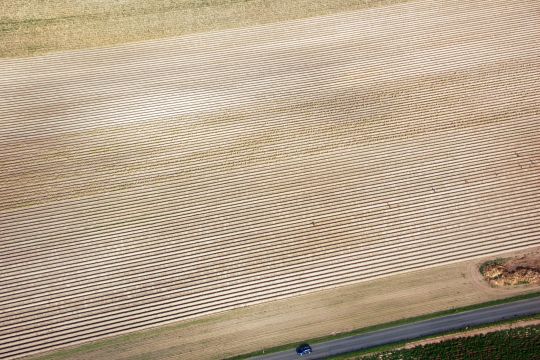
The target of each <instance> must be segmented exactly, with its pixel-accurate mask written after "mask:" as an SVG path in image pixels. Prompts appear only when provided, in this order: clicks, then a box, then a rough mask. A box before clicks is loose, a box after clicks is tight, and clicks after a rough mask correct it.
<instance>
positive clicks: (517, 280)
mask: <svg viewBox="0 0 540 360" xmlns="http://www.w3.org/2000/svg"><path fill="white" fill-rule="evenodd" d="M482 275H483V276H484V279H485V280H486V281H487V282H488V283H489V284H490V285H491V286H495V287H503V286H517V285H540V253H539V252H534V253H530V254H526V255H521V256H519V257H514V258H510V259H504V260H501V261H495V262H493V263H491V264H488V265H485V268H484V269H483V274H482Z"/></svg>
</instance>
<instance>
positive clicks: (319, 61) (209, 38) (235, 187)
mask: <svg viewBox="0 0 540 360" xmlns="http://www.w3.org/2000/svg"><path fill="white" fill-rule="evenodd" d="M539 12H540V4H539V3H538V2H535V1H517V2H512V3H509V2H507V1H460V2H448V3H444V4H441V3H439V2H436V1H417V2H411V3H405V4H400V5H392V6H387V7H383V8H376V9H369V10H363V11H356V12H347V13H342V14H337V15H330V16H324V17H317V18H311V19H305V20H297V21H290V22H284V23H279V24H273V25H264V26H256V27H252V28H243V29H235V30H227V31H220V32H212V33H205V34H195V35H189V36H184V37H179V38H171V39H166V40H160V41H151V42H141V43H134V44H129V45H122V46H117V47H113V48H105V49H92V50H82V51H73V52H65V53H56V54H51V55H47V56H42V57H34V58H29V59H2V60H0V169H1V172H0V184H1V185H2V186H1V187H0V229H1V232H0V237H1V241H0V264H1V265H0V266H1V278H0V288H1V293H0V309H1V311H0V324H1V325H0V357H7V358H10V357H18V356H20V355H25V354H29V353H35V352H40V351H43V350H47V349H51V348H56V347H60V346H65V345H70V344H73V343H77V342H81V341H88V340H92V339H98V338H102V337H106V336H109V335H112V334H118V333H122V332H129V331H133V330H135V329H141V328H145V327H149V326H154V325H160V324H165V323H168V322H172V321H176V320H181V319H186V318H190V317H196V316H200V315H202V314H208V313H211V312H217V311H223V310H226V309H231V308H236V307H239V306H242V305H248V304H254V303H258V302H262V301H265V300H270V299H277V298H283V297H288V296H293V295H297V294H301V293H306V292H310V291H313V290H316V289H323V288H330V287H334V286H337V285H342V284H346V283H353V282H358V281H361V280H367V279H372V278H374V277H377V276H382V275H384V276H386V275H392V274H394V273H396V272H402V271H408V270H414V269H420V268H425V267H430V266H437V265H441V264H444V263H449V262H454V261H458V260H463V259H468V258H473V257H479V256H483V255H486V254H492V253H496V252H502V251H510V250H517V249H522V248H527V247H532V246H535V245H539V244H540V216H539V213H540V201H539V200H540V167H539V164H540V81H539V79H540V21H539V20H540V15H539Z"/></svg>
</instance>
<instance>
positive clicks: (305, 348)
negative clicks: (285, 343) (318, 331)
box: [296, 344, 313, 356]
mask: <svg viewBox="0 0 540 360" xmlns="http://www.w3.org/2000/svg"><path fill="white" fill-rule="evenodd" d="M312 351H313V350H312V349H311V346H309V345H308V344H302V345H299V346H298V347H297V348H296V353H297V354H298V355H300V356H304V355H309V354H311V352H312Z"/></svg>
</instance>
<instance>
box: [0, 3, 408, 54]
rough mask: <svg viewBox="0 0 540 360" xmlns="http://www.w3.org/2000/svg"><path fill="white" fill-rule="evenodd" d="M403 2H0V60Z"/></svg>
mask: <svg viewBox="0 0 540 360" xmlns="http://www.w3.org/2000/svg"><path fill="white" fill-rule="evenodd" d="M404 1H407V0H316V1H314V0H295V1H290V0H165V1H162V0H160V1H157V0H148V1H143V0H122V1H112V0H86V1H68V0H51V1H43V0H5V1H2V2H1V3H0V57H19V56H30V55H36V54H43V53H47V52H50V51H57V50H69V49H81V48H88V47H98V46H107V45H113V44H119V43H124V42H131V41H139V40H148V39H157V38H163V37H170V36H177V35H182V34H188V33H194V32H204V31H212V30H220V29H227V28H234V27H242V26H249V25H256V24H265V23H271V22H276V21H283V20H292V19H299V18H305V17H311V16H317V15H325V14H331V13H335V12H340V11H347V10H358V9H362V8H368V7H375V6H381V5H387V4H392V3H399V2H404Z"/></svg>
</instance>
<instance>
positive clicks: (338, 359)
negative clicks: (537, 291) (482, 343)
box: [327, 314, 540, 360]
mask: <svg viewBox="0 0 540 360" xmlns="http://www.w3.org/2000/svg"><path fill="white" fill-rule="evenodd" d="M539 319H540V314H536V315H528V316H522V317H516V318H513V319H507V320H501V321H495V322H492V323H489V324H482V325H477V326H471V327H469V328H467V329H461V330H453V331H446V332H442V333H439V334H435V335H429V336H423V337H419V338H416V339H414V340H407V341H400V342H397V343H392V344H388V345H381V346H377V347H372V348H369V349H363V350H358V351H353V352H350V353H346V354H343V355H338V356H334V357H331V358H328V359H327V360H353V359H354V360H356V359H357V357H359V356H363V355H369V354H373V353H379V352H385V351H391V350H396V349H399V348H401V347H403V346H405V345H406V344H409V343H411V342H416V341H422V340H427V339H433V338H436V337H439V336H446V335H457V334H461V333H465V332H468V331H471V330H478V329H483V328H489V327H492V326H497V325H506V324H511V323H515V322H518V321H527V320H539Z"/></svg>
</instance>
